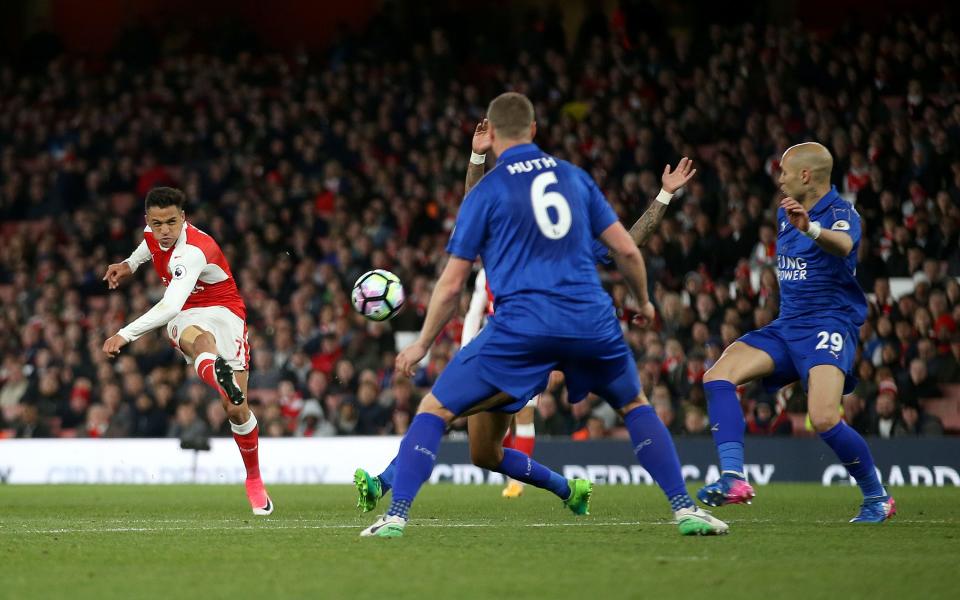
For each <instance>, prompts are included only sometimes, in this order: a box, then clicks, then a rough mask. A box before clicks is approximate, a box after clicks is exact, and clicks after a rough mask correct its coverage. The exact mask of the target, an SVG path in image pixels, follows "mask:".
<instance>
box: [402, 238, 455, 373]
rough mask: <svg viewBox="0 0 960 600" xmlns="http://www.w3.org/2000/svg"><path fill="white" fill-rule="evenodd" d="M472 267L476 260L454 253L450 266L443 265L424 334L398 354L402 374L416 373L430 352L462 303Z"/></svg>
mask: <svg viewBox="0 0 960 600" xmlns="http://www.w3.org/2000/svg"><path fill="white" fill-rule="evenodd" d="M472 268H473V261H469V260H465V259H462V258H459V257H457V256H451V257H450V259H449V260H448V261H447V266H445V267H444V268H443V273H441V274H440V279H438V280H437V285H436V286H434V288H433V294H431V296H430V304H429V306H427V317H426V319H425V320H424V323H423V329H421V330H420V337H418V338H417V341H416V342H414V343H412V344H410V345H409V346H407V347H406V348H404V350H403V351H402V352H401V353H400V354H398V355H397V361H396V369H397V371H398V372H399V373H401V374H404V375H407V376H410V377H412V376H413V374H414V369H416V367H417V363H419V362H420V361H421V360H423V357H424V356H426V355H427V350H429V349H430V346H431V345H432V344H433V341H434V340H435V339H437V336H438V335H440V331H441V330H442V329H443V327H444V326H445V325H446V324H447V322H448V321H449V320H450V317H452V316H453V313H454V312H455V311H456V310H457V307H458V306H459V305H460V292H461V291H463V286H464V284H465V283H466V281H467V277H468V276H469V275H470V271H471V269H472Z"/></svg>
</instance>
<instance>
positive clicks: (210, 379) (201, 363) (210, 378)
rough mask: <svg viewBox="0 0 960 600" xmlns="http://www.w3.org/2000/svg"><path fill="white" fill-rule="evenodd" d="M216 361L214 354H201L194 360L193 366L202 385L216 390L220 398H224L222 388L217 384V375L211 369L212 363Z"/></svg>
mask: <svg viewBox="0 0 960 600" xmlns="http://www.w3.org/2000/svg"><path fill="white" fill-rule="evenodd" d="M216 360H217V355H216V354H213V353H212V352H201V353H200V354H199V355H198V356H197V358H196V360H194V361H193V366H194V367H195V368H196V369H197V375H199V376H200V379H202V380H203V382H204V383H206V384H207V385H209V386H210V387H212V388H213V389H215V390H217V393H218V394H220V396H221V397H224V398H226V394H225V393H224V392H223V388H221V387H220V384H219V383H217V373H216V371H215V370H214V368H213V363H214V361H216Z"/></svg>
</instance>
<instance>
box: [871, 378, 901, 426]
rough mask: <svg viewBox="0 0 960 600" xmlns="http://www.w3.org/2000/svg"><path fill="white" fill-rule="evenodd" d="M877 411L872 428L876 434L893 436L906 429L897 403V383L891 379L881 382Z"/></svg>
mask: <svg viewBox="0 0 960 600" xmlns="http://www.w3.org/2000/svg"><path fill="white" fill-rule="evenodd" d="M876 412H877V414H876V417H875V418H874V420H873V426H872V428H871V433H873V434H874V435H878V436H880V437H882V438H891V437H893V436H895V435H896V433H897V431H902V430H903V429H904V425H903V422H902V421H901V419H900V411H899V405H898V403H897V384H895V383H894V382H893V381H891V380H889V379H888V380H884V381H881V382H880V386H879V391H878V393H877V404H876Z"/></svg>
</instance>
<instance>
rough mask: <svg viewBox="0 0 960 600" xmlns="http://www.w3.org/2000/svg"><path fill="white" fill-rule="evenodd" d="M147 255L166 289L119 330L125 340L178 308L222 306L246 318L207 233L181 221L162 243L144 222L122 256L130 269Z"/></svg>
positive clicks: (233, 283) (227, 269)
mask: <svg viewBox="0 0 960 600" xmlns="http://www.w3.org/2000/svg"><path fill="white" fill-rule="evenodd" d="M148 260H152V261H153V268H154V270H155V271H156V272H157V275H159V276H160V279H161V280H162V281H163V285H164V286H166V288H167V290H166V292H164V294H163V298H162V299H161V300H160V302H158V303H157V304H156V306H154V307H153V308H151V309H150V310H149V311H147V312H146V313H144V314H143V316H141V317H140V318H139V319H137V320H136V321H134V322H133V323H131V324H129V325H127V326H126V327H124V328H123V329H121V330H120V331H119V334H120V335H121V336H123V338H124V339H126V340H127V341H130V342H132V341H133V340H135V339H137V338H139V337H140V336H142V335H143V334H145V333H147V332H148V331H151V330H152V329H155V328H157V327H160V326H162V325H166V324H167V323H168V322H169V321H170V320H171V319H173V318H174V317H175V316H176V315H177V314H178V313H180V312H181V311H184V310H187V309H191V308H200V307H208V306H222V307H224V308H226V309H227V310H229V311H230V312H232V313H233V314H235V315H237V316H238V317H239V318H240V319H241V320H244V321H245V320H246V318H247V308H246V306H245V305H244V303H243V298H241V297H240V292H239V290H237V284H236V281H235V280H234V278H233V273H231V271H230V265H228V264H227V259H226V257H224V256H223V251H222V250H220V246H219V245H218V244H217V242H216V241H215V240H214V239H213V238H212V237H210V235H208V234H206V233H204V232H203V231H200V230H199V229H197V228H196V227H194V226H193V225H191V224H190V223H184V225H183V230H182V231H181V232H180V237H179V238H177V241H176V243H175V244H174V245H173V246H172V247H170V248H167V249H164V248H163V247H161V246H160V243H159V242H158V241H157V238H156V236H154V234H153V231H152V230H151V229H150V227H145V228H144V230H143V241H142V242H141V243H140V245H139V246H137V249H136V250H134V251H133V254H131V255H130V257H129V258H127V259H126V261H125V262H126V263H127V264H128V265H130V269H131V271H136V270H137V268H138V267H139V266H140V265H142V264H143V263H145V262H147V261H148Z"/></svg>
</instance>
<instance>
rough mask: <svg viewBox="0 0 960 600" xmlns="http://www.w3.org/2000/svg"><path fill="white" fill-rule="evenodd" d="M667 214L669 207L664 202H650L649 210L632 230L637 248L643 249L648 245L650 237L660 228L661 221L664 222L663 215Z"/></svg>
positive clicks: (641, 216)
mask: <svg viewBox="0 0 960 600" xmlns="http://www.w3.org/2000/svg"><path fill="white" fill-rule="evenodd" d="M666 212H667V205H666V204H664V203H663V202H657V201H656V200H654V201H652V202H650V206H648V207H647V210H645V211H643V214H642V215H640V218H639V219H637V222H636V223H634V224H633V227H631V228H630V237H631V238H633V241H634V243H635V244H636V245H637V246H639V247H640V248H642V247H644V246H646V245H647V242H648V241H649V240H650V236H652V235H653V232H654V231H656V230H657V228H658V227H659V226H660V221H662V220H663V215H664V213H666Z"/></svg>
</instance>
